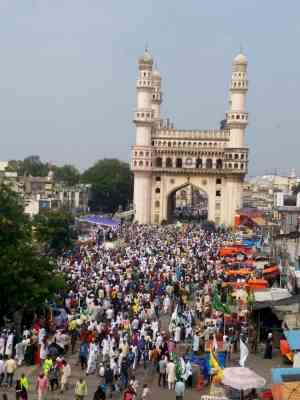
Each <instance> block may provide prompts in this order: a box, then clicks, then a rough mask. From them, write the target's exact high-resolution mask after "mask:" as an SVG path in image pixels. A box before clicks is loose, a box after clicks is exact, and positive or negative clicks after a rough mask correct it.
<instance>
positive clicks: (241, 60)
mask: <svg viewBox="0 0 300 400" xmlns="http://www.w3.org/2000/svg"><path fill="white" fill-rule="evenodd" d="M233 63H234V64H247V63H248V61H247V58H246V56H244V54H242V53H239V54H238V55H237V56H236V57H235V58H234V60H233Z"/></svg>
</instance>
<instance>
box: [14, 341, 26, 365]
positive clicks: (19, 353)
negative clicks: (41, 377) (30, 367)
mask: <svg viewBox="0 0 300 400" xmlns="http://www.w3.org/2000/svg"><path fill="white" fill-rule="evenodd" d="M24 355H25V343H24V341H21V342H19V343H17V344H16V359H17V364H18V366H20V365H22V363H23V361H24Z"/></svg>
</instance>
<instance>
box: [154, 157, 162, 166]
mask: <svg viewBox="0 0 300 400" xmlns="http://www.w3.org/2000/svg"><path fill="white" fill-rule="evenodd" d="M155 166H156V167H158V168H160V167H162V158H160V157H157V158H156V160H155Z"/></svg>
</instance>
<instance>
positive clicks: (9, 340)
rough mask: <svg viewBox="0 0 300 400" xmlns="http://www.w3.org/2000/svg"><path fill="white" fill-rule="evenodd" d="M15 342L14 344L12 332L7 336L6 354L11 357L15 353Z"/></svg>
mask: <svg viewBox="0 0 300 400" xmlns="http://www.w3.org/2000/svg"><path fill="white" fill-rule="evenodd" d="M13 344H14V334H13V333H10V334H9V335H8V337H7V341H6V346H5V355H6V356H7V357H8V358H10V357H11V356H12V353H13Z"/></svg>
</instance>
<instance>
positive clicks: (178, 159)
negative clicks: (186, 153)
mask: <svg viewBox="0 0 300 400" xmlns="http://www.w3.org/2000/svg"><path fill="white" fill-rule="evenodd" d="M176 168H182V158H177V159H176Z"/></svg>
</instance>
